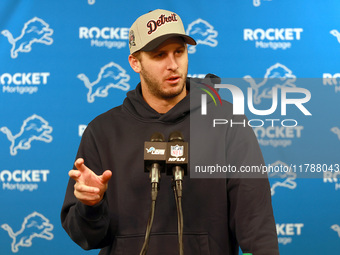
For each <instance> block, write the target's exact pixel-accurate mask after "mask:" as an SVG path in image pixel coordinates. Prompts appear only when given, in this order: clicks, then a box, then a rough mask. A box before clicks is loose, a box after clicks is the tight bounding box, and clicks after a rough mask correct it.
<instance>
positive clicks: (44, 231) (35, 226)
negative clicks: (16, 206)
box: [1, 212, 54, 252]
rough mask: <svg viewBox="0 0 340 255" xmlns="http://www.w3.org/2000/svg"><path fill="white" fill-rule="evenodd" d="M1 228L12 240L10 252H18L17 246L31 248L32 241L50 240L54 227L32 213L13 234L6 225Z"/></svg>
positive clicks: (35, 213)
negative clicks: (37, 239)
mask: <svg viewBox="0 0 340 255" xmlns="http://www.w3.org/2000/svg"><path fill="white" fill-rule="evenodd" d="M1 228H3V229H4V230H6V231H7V233H8V235H9V237H10V238H12V239H13V242H12V245H11V247H12V252H18V251H19V246H22V247H31V246H32V239H33V238H35V237H37V238H43V239H46V240H52V239H53V234H52V232H51V231H52V230H53V228H54V226H53V225H52V224H51V223H50V221H49V220H48V219H47V218H46V217H45V216H44V215H42V214H40V213H37V212H33V213H31V214H30V215H28V216H27V217H26V218H25V219H24V222H23V223H22V225H21V229H20V230H19V231H17V232H16V233H14V231H13V230H12V228H11V227H10V226H9V225H8V224H2V225H1Z"/></svg>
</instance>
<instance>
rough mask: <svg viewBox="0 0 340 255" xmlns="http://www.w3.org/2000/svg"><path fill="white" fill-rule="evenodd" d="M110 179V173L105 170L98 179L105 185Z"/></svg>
mask: <svg viewBox="0 0 340 255" xmlns="http://www.w3.org/2000/svg"><path fill="white" fill-rule="evenodd" d="M111 177H112V172H111V171H110V170H106V171H105V172H104V173H103V174H102V175H101V176H100V177H99V178H100V179H101V182H102V183H103V184H107V183H108V182H109V180H110V179H111Z"/></svg>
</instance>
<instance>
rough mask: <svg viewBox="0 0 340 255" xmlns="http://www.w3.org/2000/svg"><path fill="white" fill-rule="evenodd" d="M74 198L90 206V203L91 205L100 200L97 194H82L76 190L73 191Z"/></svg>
mask: <svg viewBox="0 0 340 255" xmlns="http://www.w3.org/2000/svg"><path fill="white" fill-rule="evenodd" d="M74 196H75V197H76V198H77V199H78V200H79V201H81V202H82V203H85V204H90V202H92V204H94V203H98V202H99V200H100V198H101V197H100V195H98V194H91V193H83V192H78V191H76V190H75V191H74Z"/></svg>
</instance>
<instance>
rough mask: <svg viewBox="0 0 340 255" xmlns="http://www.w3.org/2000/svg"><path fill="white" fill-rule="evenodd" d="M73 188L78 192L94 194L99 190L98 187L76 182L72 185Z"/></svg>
mask: <svg viewBox="0 0 340 255" xmlns="http://www.w3.org/2000/svg"><path fill="white" fill-rule="evenodd" d="M74 190H75V191H77V192H79V193H88V194H94V195H98V194H99V192H100V189H99V188H97V187H91V186H87V185H84V184H80V183H78V182H77V183H76V184H75V185H74Z"/></svg>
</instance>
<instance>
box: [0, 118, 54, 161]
mask: <svg viewBox="0 0 340 255" xmlns="http://www.w3.org/2000/svg"><path fill="white" fill-rule="evenodd" d="M52 130H53V129H52V127H50V126H49V125H48V122H47V121H46V120H44V119H43V118H42V117H40V116H38V115H36V114H33V115H32V116H31V117H29V118H27V119H26V120H24V123H23V124H22V126H21V129H20V132H19V133H18V134H16V135H13V134H12V132H11V131H10V130H9V129H8V128H7V127H1V128H0V131H1V132H3V133H4V134H6V135H7V139H8V140H9V141H10V142H11V143H12V144H11V146H10V148H9V149H10V154H11V155H12V156H15V155H16V154H17V153H18V150H29V149H30V148H31V142H32V141H34V140H37V141H43V142H46V143H50V142H51V141H52V136H51V135H50V134H51V133H52Z"/></svg>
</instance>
